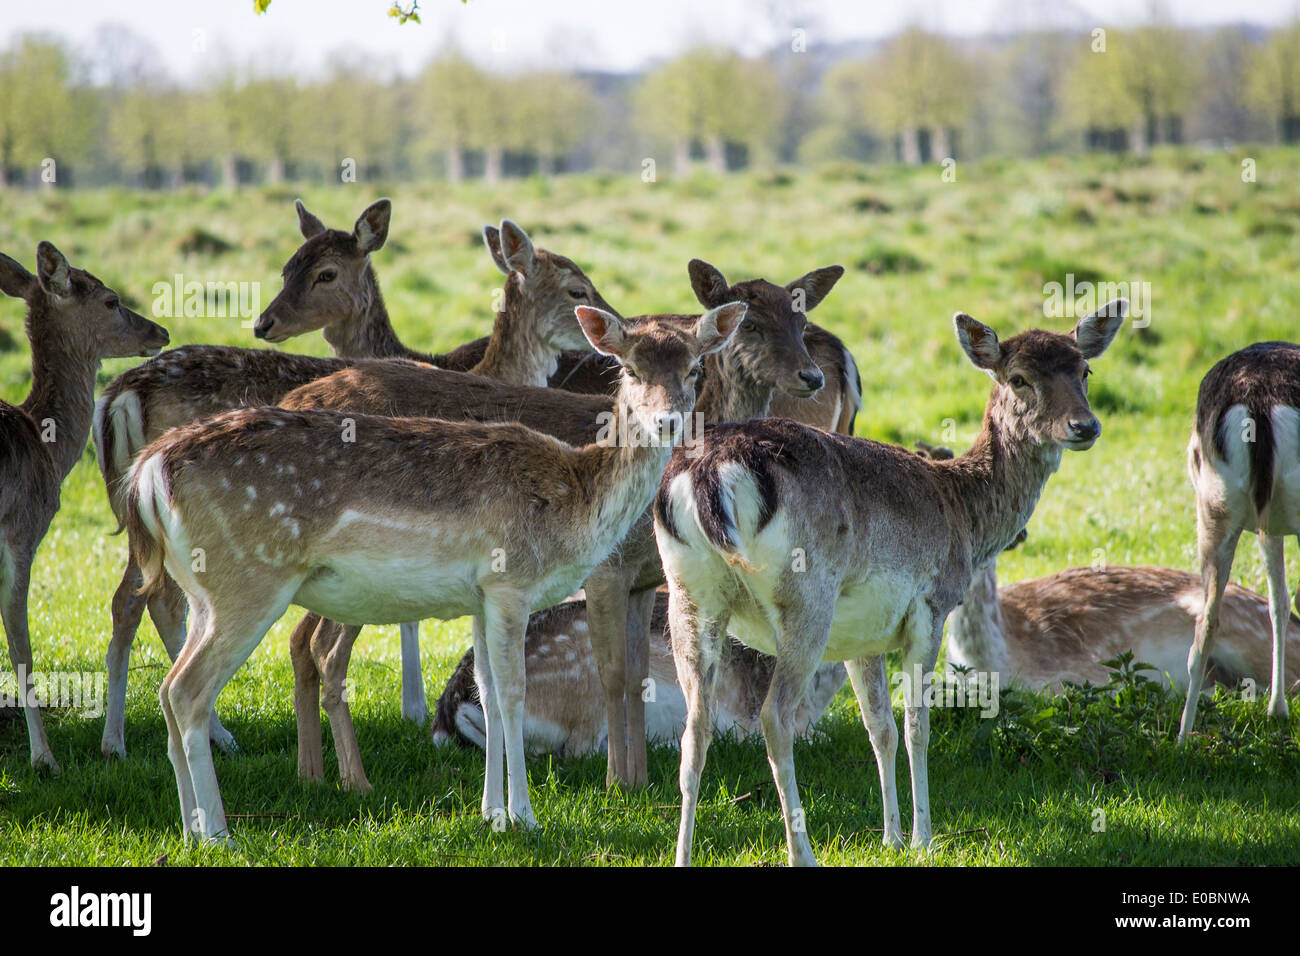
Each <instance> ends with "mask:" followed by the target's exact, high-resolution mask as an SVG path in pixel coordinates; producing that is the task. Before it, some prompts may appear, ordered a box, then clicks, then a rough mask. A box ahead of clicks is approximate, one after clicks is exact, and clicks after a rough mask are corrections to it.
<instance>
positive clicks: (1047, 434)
mask: <svg viewBox="0 0 1300 956" xmlns="http://www.w3.org/2000/svg"><path fill="white" fill-rule="evenodd" d="M1127 312H1128V303H1127V302H1126V301H1125V300H1123V299H1116V300H1115V301H1113V302H1109V303H1107V304H1106V305H1104V306H1102V307H1101V308H1100V309H1098V310H1097V311H1096V312H1094V313H1092V314H1091V315H1089V316H1086V317H1084V318H1082V319H1080V320H1079V323H1078V325H1076V326H1075V327H1074V329H1073V330H1072V331H1071V332H1069V333H1068V334H1065V335H1062V334H1060V333H1057V332H1047V331H1045V330H1043V329H1031V330H1030V331H1028V332H1022V333H1021V334H1019V335H1015V336H1012V337H1011V338H1009V339H1007V340H1006V341H1005V342H1000V341H999V340H998V337H997V333H995V332H994V331H993V330H992V329H991V328H989V327H988V326H987V325H984V324H983V323H981V322H977V321H975V319H972V318H971V317H970V316H969V315H966V314H965V313H964V312H958V313H957V314H956V315H954V316H953V324H954V325H955V326H956V329H957V339H958V341H960V342H961V346H962V348H963V349H964V350H965V351H966V355H967V356H968V357H969V358H970V360H971V362H973V363H974V365H975V367H976V368H980V369H983V370H984V371H985V372H987V373H988V374H989V376H990V377H991V378H992V379H993V381H994V382H995V383H996V384H995V386H994V388H995V391H994V398H993V401H994V403H995V407H997V408H998V409H999V410H1000V411H1001V413H1002V418H1003V421H1004V424H1010V425H1011V427H1013V428H1016V429H1020V430H1021V431H1022V432H1023V433H1024V434H1026V435H1027V436H1029V437H1031V438H1034V439H1036V440H1037V441H1038V442H1039V443H1040V444H1044V445H1055V446H1057V447H1060V448H1069V449H1070V450H1072V451H1083V450H1085V449H1087V448H1091V447H1092V444H1093V442H1095V441H1096V440H1097V438H1098V436H1100V435H1101V423H1100V422H1098V421H1097V416H1096V415H1094V414H1093V413H1092V408H1091V407H1090V406H1089V404H1088V374H1089V371H1090V370H1089V368H1088V359H1090V358H1095V357H1097V356H1098V355H1100V354H1101V353H1102V352H1104V351H1106V349H1107V347H1108V346H1109V345H1110V343H1111V342H1112V341H1113V340H1114V338H1115V334H1116V333H1117V332H1118V331H1119V328H1120V326H1121V325H1122V324H1123V322H1124V316H1125V314H1126V313H1127Z"/></svg>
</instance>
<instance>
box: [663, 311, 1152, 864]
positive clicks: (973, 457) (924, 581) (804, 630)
mask: <svg viewBox="0 0 1300 956" xmlns="http://www.w3.org/2000/svg"><path fill="white" fill-rule="evenodd" d="M1126 310H1127V304H1126V303H1125V302H1124V301H1123V300H1117V301H1116V302H1113V303H1110V304H1108V305H1107V306H1105V307H1103V308H1102V310H1101V311H1099V312H1097V313H1094V314H1093V315H1089V316H1087V317H1086V318H1084V319H1082V320H1080V322H1079V323H1078V325H1077V326H1076V327H1075V328H1074V330H1073V331H1072V332H1071V333H1070V334H1069V335H1060V334H1057V333H1053V332H1047V331H1043V330H1041V329H1035V330H1031V331H1029V332H1024V333H1021V334H1020V335H1016V336H1014V337H1012V338H1010V339H1008V340H1007V341H1005V342H1001V341H999V340H998V337H997V335H996V333H994V331H993V330H992V329H991V328H989V327H988V326H986V325H983V324H981V323H979V322H977V321H975V320H974V319H973V318H971V317H970V316H968V315H966V314H964V313H957V315H956V316H955V317H954V320H953V321H954V325H955V326H956V332H957V337H958V340H959V341H960V342H961V345H962V348H963V349H964V350H965V352H966V354H967V356H968V357H969V358H970V360H971V362H972V363H973V364H974V365H975V366H976V367H977V368H979V369H982V370H984V371H986V372H987V373H989V375H990V377H991V378H992V379H993V382H994V385H993V391H992V394H991V395H990V397H989V401H988V405H987V406H986V409H985V413H984V422H983V425H982V427H981V429H980V434H979V437H978V438H977V439H976V441H975V444H974V446H973V447H972V448H971V450H970V451H968V452H967V453H966V454H965V455H962V456H960V457H958V458H955V459H953V460H951V461H928V460H925V459H923V458H920V457H918V456H917V455H914V454H912V453H910V452H907V451H905V450H903V449H901V448H897V447H894V446H890V445H882V444H880V443H877V442H872V441H865V440H860V439H853V438H845V437H842V436H839V435H833V434H828V433H826V432H822V431H818V430H815V429H810V428H807V427H804V426H801V425H797V424H795V423H793V422H790V421H786V420H782V419H769V420H765V421H754V422H747V423H744V424H739V425H725V426H721V427H719V428H716V429H714V430H713V433H712V437H713V441H712V442H711V443H710V444H709V446H708V447H707V448H706V449H705V451H704V454H702V455H700V456H698V457H695V458H686V457H684V456H682V455H680V454H674V456H673V458H672V461H671V462H670V463H669V467H668V469H667V471H666V472H665V474H664V477H663V480H662V481H661V483H660V488H659V494H658V495H657V496H656V499H655V536H656V538H657V540H658V543H659V551H660V554H661V555H662V556H663V563H664V570H665V572H666V574H667V577H668V587H669V621H670V624H671V628H672V636H673V653H674V656H675V658H676V661H677V674H678V680H679V683H680V684H681V687H682V690H683V692H684V694H685V696H686V705H687V719H686V731H685V733H684V734H683V736H682V759H681V773H680V784H681V790H682V813H681V826H680V829H679V832H678V838H677V856H676V859H677V863H678V865H689V863H690V860H691V843H692V838H693V835H694V828H695V809H696V805H697V802H698V795H699V785H700V777H701V774H702V772H703V769H704V761H705V757H706V754H707V751H708V745H709V740H710V735H711V729H710V725H711V720H710V715H711V713H712V707H713V700H714V696H715V694H714V681H715V678H716V674H717V662H718V655H719V647H720V645H721V643H722V641H723V639H724V637H725V635H726V634H727V633H728V632H730V633H731V634H733V635H735V636H736V637H738V638H739V639H740V640H742V641H744V642H745V643H746V644H748V645H749V646H751V647H753V648H755V649H756V650H760V651H763V652H764V653H768V654H772V655H774V656H775V657H776V659H777V660H776V666H775V669H774V671H773V674H772V682H771V686H770V688H769V690H768V694H767V698H766V700H765V701H764V703H763V708H762V718H761V719H762V725H763V736H764V738H765V739H766V741H767V752H768V761H769V763H770V764H771V767H772V773H773V776H774V778H775V780H776V785H777V789H778V791H779V793H780V797H781V809H782V814H783V817H784V821H785V830H786V842H787V845H788V848H789V861H790V863H791V864H792V865H815V863H816V857H815V856H814V855H813V852H812V846H811V844H810V843H809V840H808V836H807V833H806V818H805V815H804V811H803V808H802V806H801V804H800V802H799V792H798V786H797V784H796V781H795V773H794V760H793V754H792V742H793V732H794V714H795V710H796V708H797V706H798V704H799V702H800V700H802V698H803V695H804V693H805V691H806V688H807V686H808V682H809V679H810V678H811V676H812V674H813V673H814V671H815V670H816V669H817V667H818V665H819V664H820V662H821V661H823V660H843V661H844V662H845V664H846V667H847V669H848V672H849V680H850V681H851V682H852V684H853V690H854V693H855V694H856V696H857V698H858V703H859V706H860V707H861V708H862V714H863V721H864V723H865V724H866V725H867V730H868V732H869V733H870V736H871V744H872V748H873V749H874V751H875V755H876V764H877V767H878V769H879V771H880V785H881V792H882V797H883V803H884V820H885V834H884V840H885V844H886V845H888V846H901V845H902V843H903V836H902V830H901V827H900V824H899V814H898V798H897V791H896V786H895V780H894V755H895V750H896V747H897V738H898V732H897V728H896V726H895V724H894V717H893V712H892V709H891V707H890V698H889V686H888V683H887V681H886V668H885V655H886V653H888V652H889V651H891V650H899V651H901V652H902V663H903V668H904V673H905V675H906V678H908V679H905V681H904V684H903V691H904V693H903V697H904V706H905V713H906V722H905V723H906V744H907V753H908V758H909V762H910V764H911V771H912V803H913V824H912V844H913V845H914V846H917V847H928V846H929V844H930V840H931V828H930V806H929V782H928V774H927V769H926V753H927V747H928V744H929V731H930V719H929V709H928V705H927V701H926V693H925V690H926V686H925V685H926V683H927V682H928V681H929V679H930V678H931V676H932V673H931V672H932V671H933V668H934V664H935V660H936V658H937V656H938V653H939V645H940V642H941V640H942V636H943V624H944V621H945V619H946V618H947V617H948V614H949V612H950V611H952V609H953V608H954V607H956V606H957V604H958V603H959V602H960V601H961V599H962V595H963V594H965V592H966V590H967V588H968V587H969V585H970V581H971V575H972V572H973V570H974V569H975V568H977V567H980V566H981V565H983V564H984V563H986V562H987V561H989V560H991V559H992V558H993V557H994V556H995V555H996V554H997V553H998V552H999V551H1001V550H1003V549H1004V548H1005V547H1006V546H1007V545H1008V544H1010V543H1011V542H1012V540H1014V538H1015V537H1016V535H1017V534H1018V533H1019V532H1020V531H1021V529H1023V528H1024V527H1025V522H1026V521H1027V519H1028V518H1029V516H1030V514H1031V513H1032V512H1033V509H1034V505H1035V504H1036V503H1037V501H1038V497H1039V495H1040V493H1041V492H1042V489H1043V486H1044V485H1045V484H1046V482H1047V479H1048V478H1049V477H1050V476H1051V474H1052V472H1054V471H1055V470H1056V469H1057V467H1059V465H1060V461H1061V455H1062V453H1063V451H1064V450H1065V449H1070V450H1074V451H1082V450H1085V449H1087V448H1090V447H1091V446H1092V444H1093V443H1094V442H1095V441H1096V440H1097V437H1098V436H1099V435H1100V433H1101V425H1100V424H1099V423H1098V421H1097V418H1096V416H1095V415H1093V413H1092V410H1091V408H1090V407H1089V405H1088V398H1087V376H1088V374H1089V369H1088V361H1087V360H1088V359H1090V358H1093V357H1095V356H1098V355H1100V354H1101V353H1102V352H1104V351H1105V350H1106V348H1107V347H1108V346H1109V345H1110V343H1111V341H1112V339H1113V338H1114V336H1115V334H1116V333H1117V332H1118V330H1119V328H1120V325H1121V323H1122V321H1123V316H1124V314H1125V312H1126ZM912 675H924V676H923V677H922V681H921V684H922V686H920V687H918V686H916V682H915V681H914V680H912V679H910V678H911V677H912Z"/></svg>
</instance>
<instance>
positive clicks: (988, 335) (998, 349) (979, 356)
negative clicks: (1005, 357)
mask: <svg viewBox="0 0 1300 956" xmlns="http://www.w3.org/2000/svg"><path fill="white" fill-rule="evenodd" d="M952 324H953V325H954V326H955V327H956V329H957V341H958V342H960V343H961V347H962V348H963V349H965V350H966V354H967V355H968V356H969V357H970V360H971V361H972V362H973V363H974V364H975V367H976V368H982V369H984V370H985V371H988V370H990V369H992V368H993V367H994V366H995V365H997V364H998V362H999V361H1001V360H1002V343H1000V342H999V341H998V334H997V333H996V332H994V331H993V330H992V329H990V328H989V327H988V326H987V325H985V324H984V323H983V322H977V321H975V320H974V319H972V318H971V317H970V316H969V315H967V314H966V313H965V312H958V313H957V314H956V315H954V316H953V317H952Z"/></svg>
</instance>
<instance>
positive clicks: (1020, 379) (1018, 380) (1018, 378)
mask: <svg viewBox="0 0 1300 956" xmlns="http://www.w3.org/2000/svg"><path fill="white" fill-rule="evenodd" d="M1010 382H1011V387H1012V388H1024V387H1025V386H1026V385H1028V384H1029V383H1028V382H1027V381H1025V377H1024V376H1023V375H1012V376H1011V378H1010Z"/></svg>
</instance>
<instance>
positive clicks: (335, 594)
mask: <svg viewBox="0 0 1300 956" xmlns="http://www.w3.org/2000/svg"><path fill="white" fill-rule="evenodd" d="M478 579H479V575H478V568H477V566H476V564H475V563H473V562H470V561H464V562H454V563H451V564H447V563H445V562H434V561H433V560H429V561H422V562H420V561H411V560H409V559H405V560H401V559H395V558H394V559H385V558H383V557H380V556H375V555H348V556H342V557H339V558H338V559H335V560H334V561H331V563H330V566H329V567H327V568H321V569H319V570H318V571H317V572H316V573H315V574H313V575H312V576H311V577H310V578H309V579H308V580H307V581H305V582H304V583H303V585H302V586H301V587H300V588H298V592H297V593H296V594H295V595H294V597H293V603H294V604H298V605H301V606H302V607H305V608H307V609H308V610H311V611H315V612H316V613H317V614H320V615H322V616H323V617H328V618H330V619H331V620H335V621H340V622H342V623H344V624H401V623H403V622H405V621H421V620H424V619H426V618H440V619H444V620H445V619H449V618H456V617H463V616H464V615H466V614H475V613H478V612H479V611H480V610H481V608H482V603H483V594H482V591H481V590H480V589H479V587H478Z"/></svg>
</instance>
